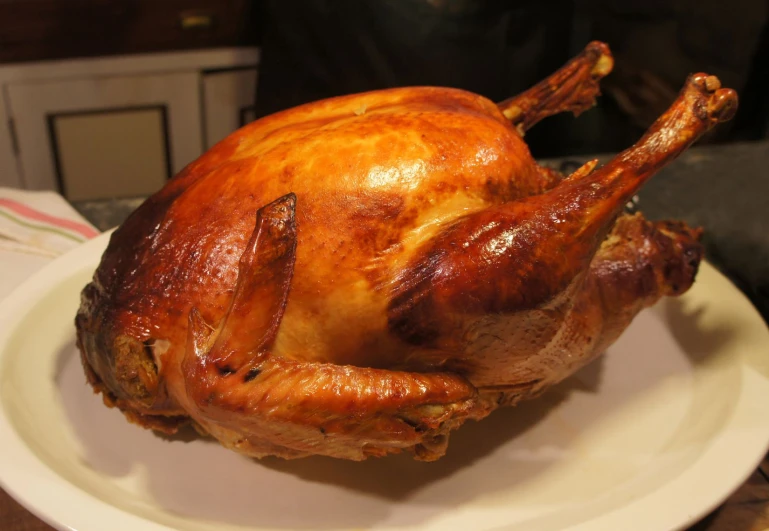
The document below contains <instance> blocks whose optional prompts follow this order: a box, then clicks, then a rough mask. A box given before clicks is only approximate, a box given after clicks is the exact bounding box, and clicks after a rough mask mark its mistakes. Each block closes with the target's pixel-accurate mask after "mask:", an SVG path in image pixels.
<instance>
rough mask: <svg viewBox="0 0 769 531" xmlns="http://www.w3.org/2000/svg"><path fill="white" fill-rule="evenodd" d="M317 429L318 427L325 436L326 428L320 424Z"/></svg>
mask: <svg viewBox="0 0 769 531" xmlns="http://www.w3.org/2000/svg"><path fill="white" fill-rule="evenodd" d="M319 429H320V433H321V434H322V435H324V436H325V435H326V428H324V427H323V426H321V427H320V428H319Z"/></svg>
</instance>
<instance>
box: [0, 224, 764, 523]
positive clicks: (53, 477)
mask: <svg viewBox="0 0 769 531" xmlns="http://www.w3.org/2000/svg"><path fill="white" fill-rule="evenodd" d="M114 230H115V229H112V230H110V231H107V232H105V233H102V234H101V235H99V236H97V237H96V238H94V239H92V240H89V241H88V242H86V243H84V244H82V245H80V246H78V247H76V248H74V249H72V250H71V251H69V252H68V253H66V254H64V255H62V256H60V257H58V258H56V259H54V260H52V261H51V262H50V263H48V264H47V265H45V266H44V267H43V268H41V269H40V270H39V271H37V272H35V273H34V274H32V275H31V276H30V277H28V278H27V279H26V280H25V281H24V282H23V283H21V284H20V285H19V286H17V287H16V288H15V289H14V290H13V291H12V292H11V293H10V294H9V295H8V296H7V297H6V298H5V299H4V300H2V301H0V376H1V375H2V372H3V370H4V366H5V358H6V356H7V355H8V354H7V348H6V347H7V343H8V341H9V339H10V338H11V337H12V336H13V332H14V330H15V329H16V327H18V325H19V324H20V323H21V322H22V321H23V320H24V316H25V315H26V313H27V312H28V311H29V310H30V309H31V308H32V307H34V306H35V304H36V303H37V302H38V301H39V300H40V299H41V298H42V297H44V296H45V294H47V293H48V292H49V291H50V290H51V289H52V288H54V287H55V286H57V285H58V284H59V283H60V282H61V281H62V280H63V279H65V278H68V277H69V276H70V275H72V274H75V273H76V272H77V271H78V270H82V269H83V268H84V267H86V266H87V267H89V268H90V267H91V262H92V261H93V257H94V256H99V257H100V256H101V254H102V253H103V251H104V249H105V248H106V245H107V243H108V241H109V239H110V238H111V236H112V233H113V232H114ZM700 267H701V271H702V270H706V269H710V271H709V273H710V274H714V275H715V278H716V279H717V281H719V282H722V283H723V282H725V283H727V284H728V287H729V291H730V293H731V294H732V295H733V296H734V298H735V300H738V299H740V304H742V305H743V307H744V309H745V310H746V313H747V314H750V318H751V319H752V320H753V321H755V322H754V323H751V326H752V327H756V330H758V324H759V323H760V325H761V328H762V331H761V333H762V334H763V335H764V338H765V339H766V345H767V346H769V327H767V325H766V323H765V322H764V320H763V318H762V317H761V315H760V314H759V312H758V310H757V309H756V308H755V306H754V305H753V304H752V303H751V302H750V300H749V299H748V298H747V296H746V295H745V294H744V293H743V292H742V291H740V290H739V289H738V288H737V287H736V286H735V285H734V283H733V282H732V281H731V280H729V279H728V278H727V277H726V276H725V275H724V274H723V273H721V272H720V271H719V270H718V269H716V268H715V267H714V266H712V265H711V264H710V263H709V262H707V261H706V260H703V262H702V264H701V266H700ZM754 348H759V349H760V348H761V347H760V346H757V347H754ZM767 351H768V352H769V349H767ZM741 365H742V367H743V370H744V369H746V368H747V367H746V366H745V363H741ZM743 380H744V379H743ZM764 385H765V387H766V391H767V395H768V396H769V382H765V384H764ZM744 395H745V389H744V388H743V387H741V388H740V393H739V399H738V400H737V403H736V406H735V411H736V410H737V409H739V407H740V405H742V406H743V407H744V404H743V401H744ZM733 420H734V417H733V416H732V417H730V422H731V421H733ZM754 428H755V429H753V430H752V431H751V437H749V438H748V439H749V441H750V444H748V446H749V447H751V448H753V451H755V454H753V452H752V451H751V452H750V453H749V454H748V455H746V454H745V453H744V452H742V453H739V454H738V455H739V456H741V459H740V466H737V467H735V466H733V465H734V463H733V462H730V465H732V466H730V467H728V468H729V471H730V472H731V474H730V475H729V474H727V476H728V479H729V480H728V481H723V478H724V474H719V476H718V477H719V478H720V479H721V485H720V486H716V487H711V489H710V490H709V493H710V494H709V496H704V497H703V496H702V495H699V496H698V497H697V498H696V499H697V500H698V502H695V503H692V502H691V501H689V500H691V499H693V498H684V497H680V498H678V499H676V505H677V507H676V508H675V509H674V510H672V511H668V513H669V514H668V516H667V517H666V518H669V519H672V520H674V521H669V520H668V521H665V522H656V524H660V523H662V525H663V526H668V527H669V526H672V528H674V529H681V528H685V527H687V526H689V525H691V524H694V523H696V522H697V521H699V520H700V519H701V518H702V517H704V516H705V515H707V514H709V513H710V512H711V511H712V510H714V509H715V508H717V507H718V506H719V505H721V504H722V503H723V502H724V501H725V500H726V499H727V498H728V497H729V496H730V495H731V494H732V493H733V492H735V491H736V490H737V489H738V488H739V487H740V486H741V485H742V484H743V483H744V482H745V481H746V480H747V479H748V477H750V475H751V474H752V473H753V472H754V471H755V469H756V468H757V467H758V466H759V464H760V462H761V461H762V460H763V458H764V456H765V455H766V454H767V452H769V422H767V423H765V425H761V426H754ZM728 429H729V423H727V424H726V425H725V426H724V427H723V430H722V432H719V435H722V434H723V433H725V432H728ZM0 440H2V441H3V443H2V446H3V447H4V451H3V452H0V487H2V488H3V490H5V492H6V493H7V494H8V495H9V496H11V497H12V498H13V499H14V500H16V501H17V502H18V503H19V504H20V505H22V506H23V507H24V508H25V509H27V510H28V511H30V512H31V513H32V514H34V515H35V516H37V517H38V518H40V519H41V520H43V521H44V522H46V523H47V524H49V525H51V526H53V527H55V528H57V529H72V530H78V531H85V530H88V529H101V527H100V526H101V525H104V522H110V528H111V529H115V530H122V529H126V530H133V529H137V528H139V527H141V528H142V529H148V530H150V531H167V530H171V529H173V528H171V527H168V526H166V525H164V524H161V523H159V522H156V521H153V520H150V519H147V518H144V517H142V516H140V515H138V514H134V513H132V512H130V511H127V510H124V509H121V508H119V507H117V506H115V505H112V504H110V503H108V502H107V501H104V500H101V499H99V498H97V497H95V496H93V495H91V494H90V493H88V492H86V491H84V490H82V489H80V488H79V487H77V486H76V485H74V484H72V483H70V482H69V481H68V480H67V479H66V478H64V477H63V476H60V475H59V474H58V473H57V472H55V471H54V470H53V469H52V468H50V467H49V466H48V465H47V464H46V463H45V462H43V461H42V460H41V459H40V458H39V457H38V456H37V455H36V454H35V453H34V452H33V451H32V450H31V449H30V448H29V447H28V446H27V445H26V444H25V442H24V440H23V438H22V437H21V435H20V434H19V433H18V432H17V431H16V430H15V428H14V426H13V423H12V422H11V421H10V419H9V418H8V416H7V413H6V411H5V407H4V406H3V403H2V402H0ZM713 441H714V442H715V443H717V444H711V445H710V446H709V447H708V448H706V449H705V450H704V451H703V452H702V453H701V454H700V455H699V456H698V457H697V459H696V460H695V461H694V462H693V463H692V464H691V465H690V466H689V467H688V468H687V469H685V470H684V471H683V472H682V473H681V474H680V475H678V476H676V477H675V478H673V479H671V480H670V481H668V482H667V483H665V484H664V485H663V486H662V487H660V489H658V490H657V491H654V492H648V493H647V494H646V495H644V496H641V497H639V498H635V499H633V500H630V501H628V503H626V504H625V505H622V506H619V507H617V508H616V509H614V510H612V511H608V512H606V513H603V514H601V515H599V516H597V517H595V518H592V519H590V520H588V521H585V522H575V524H574V525H572V526H570V527H569V528H568V529H573V530H587V529H591V530H593V529H616V528H617V527H616V526H617V524H620V523H621V524H624V526H623V528H625V529H631V527H627V525H628V524H630V525H633V524H634V522H633V520H630V521H628V519H627V516H622V515H627V514H628V513H631V514H632V513H636V514H639V513H645V514H646V515H647V516H648V512H649V508H653V507H656V506H657V505H656V504H655V503H654V500H655V499H657V498H660V497H661V496H662V495H661V493H667V491H672V492H676V491H684V492H685V491H686V485H690V484H691V482H692V480H693V478H692V476H696V475H697V474H696V471H697V470H700V469H701V467H703V466H705V465H708V464H713V463H714V462H715V461H714V459H716V460H718V459H720V458H719V457H718V456H719V455H720V456H721V458H723V457H725V456H724V454H723V453H722V452H721V450H720V449H719V446H721V445H723V444H725V443H724V442H723V441H722V440H721V439H720V438H718V437H716V438H714V439H713ZM759 442H761V444H759ZM744 444H745V441H743V445H744ZM712 454H715V455H712ZM730 457H734V454H732V453H730ZM703 461H704V463H703ZM694 479H696V478H694ZM41 487H47V488H41ZM52 492H55V496H54V495H52V494H51V493H52ZM666 495H669V494H666ZM703 498H708V499H707V500H703ZM84 508H87V509H88V510H83V509H84ZM620 517H622V518H623V520H621V521H620V520H618V518H620ZM658 518H659V516H658ZM648 524H649V522H648V520H647V521H646V522H645V524H644V525H648ZM652 524H653V525H654V524H655V522H652ZM504 528H505V527H504V526H503V527H502V528H501V529H504ZM644 528H646V527H644ZM654 528H655V529H656V528H659V527H654ZM257 529H258V528H257Z"/></svg>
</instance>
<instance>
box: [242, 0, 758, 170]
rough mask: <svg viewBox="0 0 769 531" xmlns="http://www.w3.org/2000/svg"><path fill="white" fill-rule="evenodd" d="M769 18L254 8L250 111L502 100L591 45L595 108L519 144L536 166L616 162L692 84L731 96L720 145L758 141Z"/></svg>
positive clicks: (601, 5)
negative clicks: (256, 66) (321, 104)
mask: <svg viewBox="0 0 769 531" xmlns="http://www.w3.org/2000/svg"><path fill="white" fill-rule="evenodd" d="M768 17H769V5H767V3H766V1H765V0H733V2H730V3H729V4H725V3H723V2H720V1H716V0H665V1H662V0H654V1H646V0H643V1H642V0H632V1H631V0H582V1H572V0H539V1H534V0H294V1H285V0H263V1H262V2H261V4H260V9H259V16H258V18H259V19H260V20H261V21H262V31H261V47H262V58H261V64H260V73H259V83H258V88H257V97H256V103H255V111H256V116H257V117H261V116H265V115H267V114H271V113H273V112H276V111H279V110H282V109H286V108H289V107H293V106H295V105H299V104H302V103H306V102H308V101H314V100H318V99H321V98H327V97H332V96H337V95H341V94H350V93H356V92H363V91H367V90H375V89H382V88H387V87H396V86H414V85H439V86H449V87H455V88H461V89H465V90H470V91H472V92H476V93H478V94H481V95H484V96H486V97H488V98H490V99H491V100H493V101H501V100H504V99H506V98H508V97H510V96H512V95H515V94H517V93H519V92H521V91H522V90H524V89H526V88H528V87H530V86H531V85H533V84H534V83H536V82H537V81H539V80H540V79H542V78H544V77H545V76H547V75H548V74H550V73H551V72H552V71H554V70H555V69H557V68H558V67H560V66H561V65H562V64H563V63H564V62H565V61H567V60H568V59H569V58H570V57H571V56H572V55H574V54H576V53H577V52H578V51H579V50H580V49H581V48H583V47H584V46H585V44H587V42H588V41H590V40H592V39H596V38H597V39H601V40H605V41H606V42H608V44H609V45H610V46H611V48H612V50H613V51H614V53H615V56H616V59H617V60H616V70H615V73H614V74H612V75H611V76H609V78H607V79H606V80H605V82H604V84H603V85H602V86H603V87H604V97H603V98H601V99H600V100H599V106H598V109H594V110H592V111H590V112H588V113H585V114H584V115H583V116H581V117H580V118H579V119H578V120H574V119H573V118H572V117H570V116H568V115H559V116H556V117H553V118H551V119H548V120H546V121H544V122H542V123H540V124H538V125H537V127H536V128H534V129H532V131H531V132H530V133H528V134H527V143H528V144H529V146H530V147H531V148H532V151H533V152H534V154H535V156H556V155H563V154H577V153H590V152H597V151H616V150H618V149H622V148H623V147H625V146H627V145H629V144H630V143H631V142H633V141H634V140H635V139H636V138H637V137H638V135H640V133H641V131H642V130H643V129H645V128H646V127H648V125H649V124H650V123H651V121H653V120H654V118H656V116H658V115H659V114H660V113H661V112H662V111H663V110H664V109H665V108H666V107H667V106H668V105H669V104H670V102H671V101H672V100H673V98H674V97H675V95H676V93H677V92H678V90H679V88H680V87H681V86H682V85H683V82H684V80H685V78H686V76H687V75H688V74H690V73H692V72H694V71H706V72H708V73H712V74H715V75H718V76H719V77H720V78H721V80H722V82H723V83H724V84H725V85H726V86H730V87H733V88H735V89H736V90H737V91H738V92H739V93H740V95H741V113H740V115H738V118H737V119H736V120H734V121H733V122H732V123H731V124H730V125H729V127H724V128H721V129H719V132H718V134H719V135H721V138H730V137H740V133H741V130H742V132H743V134H742V136H743V137H744V136H745V134H744V130H749V134H748V136H750V135H752V136H757V135H758V136H760V135H761V134H765V133H766V126H765V125H762V124H765V123H766V121H767V116H768V115H769V109H767V105H766V101H767V98H766V96H768V95H769V65H765V64H761V61H765V59H762V57H765V56H766V54H767V49H769V38H768V37H767V30H766V27H767V18H768ZM762 32H763V33H762ZM762 54H763V55H762ZM746 106H747V108H746Z"/></svg>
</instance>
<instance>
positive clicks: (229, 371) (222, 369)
mask: <svg viewBox="0 0 769 531" xmlns="http://www.w3.org/2000/svg"><path fill="white" fill-rule="evenodd" d="M216 370H218V371H219V376H229V375H230V374H232V373H233V372H235V371H234V370H233V369H231V368H230V367H228V366H227V365H224V366H223V367H218V366H217V367H216Z"/></svg>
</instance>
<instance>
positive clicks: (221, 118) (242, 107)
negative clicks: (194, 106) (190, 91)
mask: <svg viewBox="0 0 769 531" xmlns="http://www.w3.org/2000/svg"><path fill="white" fill-rule="evenodd" d="M256 76H257V71H256V68H245V69H237V70H229V71H219V72H208V73H205V74H204V75H203V108H204V109H205V121H206V122H205V124H206V149H208V148H210V147H211V146H213V145H214V144H216V143H217V142H219V141H220V140H221V139H223V138H224V137H225V136H227V135H228V134H230V133H231V132H232V131H234V130H236V129H238V128H240V127H242V126H244V125H246V124H247V123H248V122H251V121H253V119H254V96H255V95H256Z"/></svg>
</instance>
